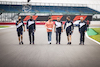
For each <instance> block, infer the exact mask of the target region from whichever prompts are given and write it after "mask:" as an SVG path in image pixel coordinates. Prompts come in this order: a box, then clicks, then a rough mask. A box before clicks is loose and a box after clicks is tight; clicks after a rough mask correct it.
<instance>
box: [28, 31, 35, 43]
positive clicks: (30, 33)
mask: <svg viewBox="0 0 100 67" xmlns="http://www.w3.org/2000/svg"><path fill="white" fill-rule="evenodd" d="M31 36H32V38H33V43H34V31H29V40H30V43H31V39H32V38H31Z"/></svg>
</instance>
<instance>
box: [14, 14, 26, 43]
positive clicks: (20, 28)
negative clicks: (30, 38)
mask: <svg viewBox="0 0 100 67" xmlns="http://www.w3.org/2000/svg"><path fill="white" fill-rule="evenodd" d="M23 26H24V23H23V21H22V20H21V16H19V17H18V21H16V27H17V34H18V39H19V44H23ZM24 32H25V26H24ZM20 35H21V41H20Z"/></svg>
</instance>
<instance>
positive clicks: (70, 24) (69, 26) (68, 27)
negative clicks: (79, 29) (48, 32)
mask: <svg viewBox="0 0 100 67" xmlns="http://www.w3.org/2000/svg"><path fill="white" fill-rule="evenodd" d="M66 19H67V20H66V22H65V24H64V31H65V29H66V34H67V39H68V43H67V44H71V34H72V33H73V30H74V25H73V22H72V21H71V20H70V19H71V17H70V16H68V17H66Z"/></svg>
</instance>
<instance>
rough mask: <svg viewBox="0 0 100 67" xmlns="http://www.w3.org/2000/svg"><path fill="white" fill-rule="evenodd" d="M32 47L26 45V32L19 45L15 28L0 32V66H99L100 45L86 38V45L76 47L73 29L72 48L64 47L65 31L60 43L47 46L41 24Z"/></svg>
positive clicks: (53, 42)
mask: <svg viewBox="0 0 100 67" xmlns="http://www.w3.org/2000/svg"><path fill="white" fill-rule="evenodd" d="M36 28H37V30H36V32H35V45H29V37H28V32H27V31H25V32H24V34H23V36H24V38H23V41H24V45H19V44H18V38H17V33H16V27H15V26H14V27H13V28H9V29H0V67H100V45H98V44H96V43H95V42H93V41H91V40H89V39H88V38H86V37H85V45H79V36H80V35H79V32H78V28H77V27H75V29H74V33H73V35H72V45H67V37H66V34H65V32H63V33H62V35H61V36H62V37H61V44H60V45H59V44H57V45H56V44H55V43H56V40H55V33H54V32H53V33H52V44H51V45H48V42H47V33H46V29H45V27H44V25H37V26H36Z"/></svg>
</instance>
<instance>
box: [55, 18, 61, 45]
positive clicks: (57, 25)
mask: <svg viewBox="0 0 100 67" xmlns="http://www.w3.org/2000/svg"><path fill="white" fill-rule="evenodd" d="M54 32H56V44H57V43H58V37H59V44H60V40H61V32H63V23H62V22H61V21H60V18H59V17H57V21H56V22H55V26H54Z"/></svg>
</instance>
